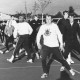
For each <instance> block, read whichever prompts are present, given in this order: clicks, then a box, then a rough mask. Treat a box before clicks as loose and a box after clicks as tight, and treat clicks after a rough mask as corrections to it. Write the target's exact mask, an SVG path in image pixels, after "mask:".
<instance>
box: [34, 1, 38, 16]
mask: <svg viewBox="0 0 80 80" xmlns="http://www.w3.org/2000/svg"><path fill="white" fill-rule="evenodd" d="M37 10H39V4H38V3H37V2H36V1H35V3H34V6H33V11H34V15H36V12H37Z"/></svg>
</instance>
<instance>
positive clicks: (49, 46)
mask: <svg viewBox="0 0 80 80" xmlns="http://www.w3.org/2000/svg"><path fill="white" fill-rule="evenodd" d="M51 20H52V19H51V16H50V15H48V16H46V24H44V25H42V26H41V27H40V29H39V32H38V34H37V46H38V48H39V49H41V54H42V68H43V72H44V73H43V74H42V76H41V78H45V77H47V76H48V74H49V69H50V65H51V63H52V62H53V60H54V58H55V59H57V60H58V61H59V62H60V63H62V65H64V66H65V68H66V69H67V70H68V71H70V73H71V74H72V75H75V72H74V71H73V70H72V69H71V68H70V66H69V65H68V63H67V62H66V60H65V59H64V58H63V56H62V54H61V52H60V50H61V51H64V48H63V39H62V34H61V32H60V30H59V28H58V26H57V24H55V23H52V22H51ZM41 36H43V46H41V44H40V38H41ZM59 43H60V45H59ZM59 48H60V49H59ZM50 55H52V56H51V58H50V59H49V60H48V62H47V57H49V56H50ZM54 56H55V57H54Z"/></svg>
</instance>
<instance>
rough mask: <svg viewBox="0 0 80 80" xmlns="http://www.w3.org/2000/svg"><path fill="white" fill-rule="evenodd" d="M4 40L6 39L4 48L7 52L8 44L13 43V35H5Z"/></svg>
mask: <svg viewBox="0 0 80 80" xmlns="http://www.w3.org/2000/svg"><path fill="white" fill-rule="evenodd" d="M5 38H6V43H5V46H6V48H7V50H9V43H10V42H12V43H13V42H14V37H13V35H11V36H10V37H9V36H7V35H5Z"/></svg>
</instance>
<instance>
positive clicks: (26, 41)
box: [13, 34, 31, 58]
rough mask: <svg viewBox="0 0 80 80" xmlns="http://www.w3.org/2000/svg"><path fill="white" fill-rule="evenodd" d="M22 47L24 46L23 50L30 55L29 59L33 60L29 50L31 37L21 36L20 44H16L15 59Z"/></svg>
mask: <svg viewBox="0 0 80 80" xmlns="http://www.w3.org/2000/svg"><path fill="white" fill-rule="evenodd" d="M21 46H23V48H24V49H25V50H26V52H27V53H28V58H31V53H30V49H29V35H28V34H25V35H20V36H19V39H18V42H17V44H16V48H15V50H14V52H13V55H14V57H16V55H17V54H19V50H20V48H21Z"/></svg>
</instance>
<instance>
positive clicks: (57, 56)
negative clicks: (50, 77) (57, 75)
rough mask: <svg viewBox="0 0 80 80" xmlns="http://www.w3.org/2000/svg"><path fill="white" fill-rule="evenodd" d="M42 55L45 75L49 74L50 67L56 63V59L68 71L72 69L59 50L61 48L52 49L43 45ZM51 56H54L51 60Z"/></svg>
mask: <svg viewBox="0 0 80 80" xmlns="http://www.w3.org/2000/svg"><path fill="white" fill-rule="evenodd" d="M41 55H42V68H43V72H44V73H47V74H49V69H50V65H51V63H52V62H53V61H54V59H57V60H58V61H59V62H60V63H61V64H62V65H63V66H64V67H65V68H66V69H67V70H70V69H71V68H70V66H69V65H68V63H67V62H66V60H65V59H64V58H63V56H62V54H61V52H60V50H59V47H53V48H51V47H47V46H45V45H43V47H42V49H41ZM50 55H52V56H51V58H50V59H49V57H50ZM47 59H49V60H47ZM47 61H48V62H47Z"/></svg>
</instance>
